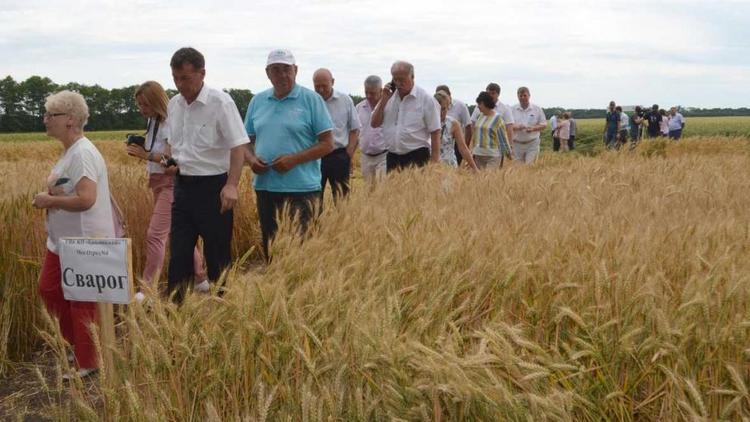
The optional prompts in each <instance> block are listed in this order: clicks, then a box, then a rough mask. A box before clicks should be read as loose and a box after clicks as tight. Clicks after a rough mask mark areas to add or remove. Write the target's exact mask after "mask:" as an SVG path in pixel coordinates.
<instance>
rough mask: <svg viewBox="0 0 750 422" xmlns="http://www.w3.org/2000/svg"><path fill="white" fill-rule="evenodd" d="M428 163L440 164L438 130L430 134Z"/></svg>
mask: <svg viewBox="0 0 750 422" xmlns="http://www.w3.org/2000/svg"><path fill="white" fill-rule="evenodd" d="M430 146H431V149H430V151H431V153H430V161H432V162H433V163H439V162H440V129H438V130H434V131H432V132H430Z"/></svg>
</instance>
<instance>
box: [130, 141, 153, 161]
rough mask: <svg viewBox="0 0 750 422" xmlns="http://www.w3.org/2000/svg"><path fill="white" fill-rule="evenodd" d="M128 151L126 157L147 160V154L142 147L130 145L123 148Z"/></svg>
mask: <svg viewBox="0 0 750 422" xmlns="http://www.w3.org/2000/svg"><path fill="white" fill-rule="evenodd" d="M125 149H126V150H127V151H128V155H130V156H133V157H138V158H140V159H141V160H147V159H148V153H147V152H146V150H145V149H143V147H142V146H140V145H136V144H130V145H128V146H127V147H126V148H125Z"/></svg>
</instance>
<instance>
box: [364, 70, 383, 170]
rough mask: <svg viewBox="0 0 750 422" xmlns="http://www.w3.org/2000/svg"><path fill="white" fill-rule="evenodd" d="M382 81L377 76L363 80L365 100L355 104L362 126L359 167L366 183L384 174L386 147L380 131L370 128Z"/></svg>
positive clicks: (380, 92) (380, 93) (380, 95)
mask: <svg viewBox="0 0 750 422" xmlns="http://www.w3.org/2000/svg"><path fill="white" fill-rule="evenodd" d="M382 91H383V80H382V79H380V77H379V76H377V75H370V76H368V77H367V79H365V99H364V100H362V101H360V102H359V104H357V107H356V108H357V115H358V116H359V122H360V123H361V124H362V128H361V133H360V136H359V149H360V151H362V155H360V158H359V166H360V168H361V170H362V178H363V179H365V182H367V183H374V182H377V181H378V180H380V179H382V178H383V176H385V172H386V162H385V156H386V153H387V152H388V146H387V145H386V143H385V139H383V131H382V129H380V128H379V127H378V128H374V127H372V126H370V118H371V117H372V111H373V110H374V109H375V106H376V105H377V104H378V101H380V97H382V96H383V92H382Z"/></svg>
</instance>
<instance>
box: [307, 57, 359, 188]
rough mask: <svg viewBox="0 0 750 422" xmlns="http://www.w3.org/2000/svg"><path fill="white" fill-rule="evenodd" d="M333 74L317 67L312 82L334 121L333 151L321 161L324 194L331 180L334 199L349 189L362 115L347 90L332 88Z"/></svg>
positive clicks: (321, 183)
mask: <svg viewBox="0 0 750 422" xmlns="http://www.w3.org/2000/svg"><path fill="white" fill-rule="evenodd" d="M334 82H335V80H334V79H333V74H332V73H331V71H330V70H328V69H322V68H321V69H318V70H316V71H315V73H313V85H314V86H315V92H317V93H318V94H319V95H320V96H321V97H323V101H325V103H326V108H327V109H328V114H330V115H331V120H332V121H333V151H331V152H330V153H329V154H328V155H325V156H324V157H323V158H322V159H321V161H320V173H321V182H320V185H321V194H324V193H325V190H326V184H327V183H330V184H331V192H332V193H333V199H334V200H336V199H338V197H339V196H341V195H343V196H346V195H347V194H348V193H349V175H350V174H351V164H352V157H354V152H355V151H356V150H357V144H358V143H359V128H360V124H359V118H358V117H357V110H356V109H355V108H354V101H352V98H351V97H350V96H348V95H347V94H344V93H341V92H339V91H336V90H335V89H333V83H334Z"/></svg>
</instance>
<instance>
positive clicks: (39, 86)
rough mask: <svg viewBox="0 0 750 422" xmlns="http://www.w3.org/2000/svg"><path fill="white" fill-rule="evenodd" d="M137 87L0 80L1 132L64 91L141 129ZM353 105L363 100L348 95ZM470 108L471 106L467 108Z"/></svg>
mask: <svg viewBox="0 0 750 422" xmlns="http://www.w3.org/2000/svg"><path fill="white" fill-rule="evenodd" d="M137 88H138V86H137V85H131V86H127V87H124V88H113V89H106V88H103V87H101V86H99V85H83V84H79V83H76V82H70V83H67V84H64V85H59V84H56V83H54V82H53V81H52V80H51V79H50V78H47V77H42V76H31V77H30V78H28V79H26V80H25V81H21V82H16V81H15V80H14V79H13V78H12V77H11V76H6V77H5V79H2V80H0V132H41V131H44V122H43V121H42V116H43V115H44V100H45V99H46V98H47V96H49V95H50V94H53V93H55V92H57V91H60V90H63V89H69V90H71V91H77V92H80V93H81V95H83V97H84V98H85V99H86V102H87V103H88V105H89V112H90V113H91V116H90V118H89V123H88V125H86V129H88V130H124V129H140V128H142V127H143V126H144V122H143V117H141V115H140V113H139V112H138V107H137V106H136V104H135V98H134V94H135V90H136V89H137ZM224 91H225V92H227V93H228V94H229V95H230V96H231V97H232V99H233V100H234V102H235V104H237V109H238V110H239V112H240V116H242V117H243V118H244V117H245V112H246V111H247V105H248V104H249V103H250V99H252V98H253V93H252V92H251V91H250V90H249V89H235V88H231V89H225V90H224ZM175 94H177V91H176V90H174V89H167V95H169V96H170V98H171V97H172V96H174V95H175ZM351 97H352V99H353V100H354V103H355V104H357V103H358V102H359V101H362V100H363V97H361V96H358V95H351ZM469 108H470V109H473V106H470V107H469ZM566 110H567V111H572V112H573V115H574V116H575V117H576V118H579V119H585V118H603V117H604V116H605V115H606V110H604V109H564V108H562V107H548V108H545V114H547V116H548V117H549V116H551V115H552V113H555V112H557V111H566ZM682 113H683V114H684V115H685V116H750V108H747V107H742V108H710V109H704V108H686V109H682Z"/></svg>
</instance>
